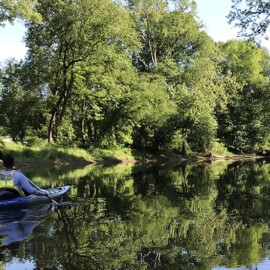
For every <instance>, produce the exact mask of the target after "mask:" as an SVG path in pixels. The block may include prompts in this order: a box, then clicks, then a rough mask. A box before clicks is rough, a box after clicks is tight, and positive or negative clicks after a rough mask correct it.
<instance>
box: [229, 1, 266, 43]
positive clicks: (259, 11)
mask: <svg viewBox="0 0 270 270" xmlns="http://www.w3.org/2000/svg"><path fill="white" fill-rule="evenodd" d="M232 2H233V5H232V7H231V9H232V10H231V12H230V14H229V16H228V17H229V22H230V23H232V22H235V26H237V27H240V29H241V31H242V32H241V35H242V36H244V37H251V38H252V37H253V36H254V35H257V36H259V35H261V36H262V35H264V34H266V35H267V30H268V27H269V23H270V15H269V14H270V13H269V11H270V2H269V1H262V0H254V1H249V0H232Z"/></svg>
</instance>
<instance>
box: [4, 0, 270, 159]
mask: <svg viewBox="0 0 270 270" xmlns="http://www.w3.org/2000/svg"><path fill="white" fill-rule="evenodd" d="M22 2H24V3H22ZM240 2H241V1H240ZM235 4H237V3H235ZM17 17H19V18H24V19H25V20H26V21H27V23H26V27H27V31H26V35H25V42H26V46H27V48H28V53H27V58H26V59H25V60H24V61H22V62H20V63H17V62H15V61H10V62H8V63H6V64H4V66H3V67H1V70H0V74H1V75H0V78H1V84H0V89H1V93H0V95H1V99H0V110H1V119H0V135H9V136H11V137H12V139H13V140H14V141H17V142H18V141H20V142H22V143H25V144H27V143H28V145H33V144H34V143H35V141H38V140H39V139H40V140H44V139H46V138H47V140H48V142H49V143H56V144H57V145H58V146H64V147H68V146H71V147H83V148H89V147H90V148H93V147H94V146H95V147H97V148H102V149H104V150H109V149H110V148H114V149H115V148H117V147H129V148H133V149H136V150H140V151H144V150H147V151H151V152H159V151H166V152H171V153H178V154H179V153H180V154H183V155H187V154H193V153H197V152H209V151H211V149H212V147H213V144H214V143H215V142H216V141H219V142H220V143H222V144H224V146H225V147H227V148H229V149H230V150H231V151H234V152H237V153H240V152H250V153H267V152H268V151H269V149H270V147H269V145H270V141H269V133H270V130H269V125H268V122H269V121H268V119H269V116H270V113H269V112H270V107H269V102H267V101H268V100H269V93H270V92H269V89H270V88H269V70H270V69H269V63H270V57H269V52H267V51H266V50H264V49H262V48H260V47H258V46H257V45H255V44H254V43H252V42H244V41H237V40H231V41H229V42H227V43H215V42H213V40H212V39H211V38H210V37H209V36H207V34H206V33H205V32H204V31H202V29H201V26H200V24H199V23H198V22H197V19H196V5H195V1H189V0H179V1H165V0H151V1H149V0H147V1H146V0H136V1H133V0H132V1H126V6H125V5H123V4H121V1H111V0H102V1H100V0H95V1H92V0H79V1H71V2H70V1H67V0H57V1H53V2H52V1H49V0H44V1H2V2H1V4H0V21H1V20H2V21H3V20H4V19H8V20H11V21H12V20H13V19H14V18H17ZM39 17H42V20H39V19H38V18H39ZM222 151H223V150H222Z"/></svg>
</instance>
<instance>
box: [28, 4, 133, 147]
mask: <svg viewBox="0 0 270 270" xmlns="http://www.w3.org/2000/svg"><path fill="white" fill-rule="evenodd" d="M38 11H39V12H40V13H41V14H42V16H43V23H42V24H33V23H29V24H27V28H28V31H27V34H26V45H27V47H28V48H29V50H28V58H27V61H28V62H29V64H31V65H32V68H33V72H34V73H35V74H36V76H37V78H36V81H35V82H33V83H35V84H42V85H43V87H44V89H45V90H46V91H47V101H48V103H47V104H48V109H49V113H50V119H49V122H48V141H49V142H52V141H53V140H57V137H58V131H59V130H60V129H61V124H62V123H64V120H65V121H66V123H67V125H69V124H70V123H71V122H72V120H71V119H65V117H66V116H67V115H66V114H67V110H69V108H70V107H71V105H72V102H73V101H74V100H75V99H74V98H75V96H77V97H78V96H80V95H84V96H85V94H84V93H83V92H85V89H87V91H88V92H87V96H88V98H89V92H93V93H95V96H96V97H98V96H99V94H100V96H107V94H108V93H109V92H110V91H111V89H110V86H112V85H110V82H112V81H113V79H112V78H110V79H108V78H106V80H105V79H104V81H102V80H99V79H98V78H95V81H89V80H88V79H89V78H91V79H92V78H93V77H90V76H89V74H88V75H87V71H89V70H91V66H99V67H100V65H101V63H102V65H103V67H104V68H103V69H102V70H101V72H102V74H100V73H98V75H104V73H110V69H111V67H110V64H111V63H113V60H112V59H111V57H110V56H111V55H110V54H109V55H107V54H102V53H106V52H107V51H106V49H105V50H104V48H115V52H117V51H119V52H120V53H122V52H123V51H124V52H126V54H128V52H129V48H128V47H127V46H126V42H127V40H128V38H129V37H130V36H131V34H132V30H130V28H129V26H130V23H129V21H128V15H127V14H126V12H125V11H124V10H123V7H122V6H121V5H119V4H117V3H114V2H112V1H109V0H103V1H98V0H95V1H90V0H80V1H67V0H58V1H54V2H53V3H52V2H51V1H49V0H48V1H42V2H41V3H40V5H39V6H38ZM124 18H126V20H125V24H123V23H122V24H121V23H120V21H121V20H120V19H124ZM130 33H131V34H130ZM116 57H118V56H117V55H116ZM93 70H94V72H95V69H93ZM87 76H88V77H87ZM104 78H105V77H104ZM82 81H83V87H81V86H82V85H80V83H81V82H82ZM79 85H80V87H78V86H79ZM105 86H106V87H105ZM77 100H79V99H78V98H77ZM69 116H71V117H72V115H71V114H69Z"/></svg>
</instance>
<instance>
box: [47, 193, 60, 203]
mask: <svg viewBox="0 0 270 270" xmlns="http://www.w3.org/2000/svg"><path fill="white" fill-rule="evenodd" d="M45 196H46V197H48V198H49V199H50V200H51V201H52V202H53V203H54V204H55V205H58V202H57V201H55V200H54V199H53V198H52V197H51V196H50V195H45Z"/></svg>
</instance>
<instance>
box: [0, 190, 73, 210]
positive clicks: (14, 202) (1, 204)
mask: <svg viewBox="0 0 270 270" xmlns="http://www.w3.org/2000/svg"><path fill="white" fill-rule="evenodd" d="M69 189H70V186H63V187H56V188H48V189H46V190H47V191H49V192H50V197H51V199H53V201H54V200H55V201H57V200H59V199H61V197H63V196H64V195H65V194H66V193H67V192H68V191H69ZM51 199H50V198H48V197H47V196H37V195H29V196H24V197H17V198H14V199H8V200H0V210H7V209H19V208H26V207H29V206H32V205H38V204H44V203H51V202H52V200H51Z"/></svg>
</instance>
